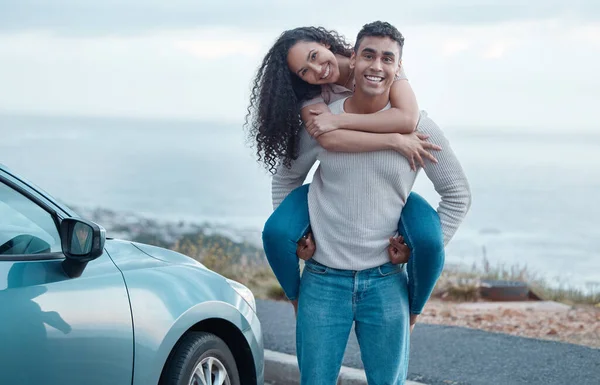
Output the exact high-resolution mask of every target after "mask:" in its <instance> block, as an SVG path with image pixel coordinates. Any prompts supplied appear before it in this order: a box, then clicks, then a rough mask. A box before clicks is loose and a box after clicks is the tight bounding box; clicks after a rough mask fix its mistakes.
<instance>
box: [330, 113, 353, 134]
mask: <svg viewBox="0 0 600 385" xmlns="http://www.w3.org/2000/svg"><path fill="white" fill-rule="evenodd" d="M334 116H335V119H334V120H333V122H334V125H335V128H336V129H337V130H339V129H346V130H351V129H352V128H351V126H352V123H351V120H350V119H349V118H350V114H348V113H347V112H342V113H341V114H337V115H334Z"/></svg>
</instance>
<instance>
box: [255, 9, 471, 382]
mask: <svg viewBox="0 0 600 385" xmlns="http://www.w3.org/2000/svg"><path fill="white" fill-rule="evenodd" d="M403 45H404V38H403V36H402V35H401V34H400V32H399V31H398V30H397V29H396V28H394V27H393V26H392V25H390V24H388V23H384V22H379V21H378V22H373V23H370V24H367V25H365V26H364V27H363V28H362V29H361V31H360V32H359V34H358V36H357V38H356V43H355V46H354V48H353V49H352V48H351V47H350V46H349V45H348V44H346V43H345V41H344V40H343V39H342V38H340V37H339V35H337V34H336V33H334V32H330V31H327V30H324V29H321V28H311V27H309V28H297V29H294V30H290V31H286V32H284V33H283V34H282V35H281V36H280V38H279V39H278V40H277V42H276V43H275V45H274V46H273V47H272V48H271V50H270V51H269V52H268V54H267V56H266V57H265V59H264V60H263V63H262V65H261V67H260V68H259V71H258V75H257V78H256V80H255V83H254V88H253V91H252V96H251V106H250V109H249V111H250V113H251V122H250V135H251V136H252V138H253V140H254V141H255V142H256V146H257V155H258V157H259V160H262V161H263V162H264V163H265V165H266V166H267V168H268V169H269V170H270V171H271V172H274V176H273V182H272V195H273V206H274V208H275V211H274V213H273V214H272V215H271V217H270V218H269V220H268V221H267V223H266V224H265V228H264V231H263V243H264V248H265V253H266V255H267V258H268V260H269V263H270V264H271V267H272V269H273V271H274V272H275V275H276V276H277V278H278V280H279V282H280V283H281V285H282V287H283V288H284V291H285V293H286V295H287V297H288V298H289V299H290V300H291V301H292V302H293V303H294V304H297V305H295V306H297V327H296V340H297V354H298V363H299V367H300V373H301V383H302V384H306V385H320V384H323V385H333V384H335V383H336V380H337V376H338V373H339V370H340V366H341V363H342V358H343V354H344V350H345V348H346V343H347V340H348V337H349V334H350V330H351V328H352V325H354V326H355V330H356V335H357V339H358V342H359V345H360V349H361V357H362V360H363V364H364V367H365V371H366V374H367V379H368V382H369V384H371V385H379V384H394V385H396V384H403V383H404V381H405V378H406V375H407V368H408V352H409V335H410V331H409V330H410V327H411V325H414V322H415V321H416V318H417V316H418V314H420V312H421V311H422V309H423V306H424V304H425V302H426V301H427V300H428V298H429V296H430V295H431V291H432V290H433V286H434V285H435V282H436V281H437V279H438V277H439V275H440V273H441V270H442V268H443V262H444V250H443V249H444V245H445V244H447V242H448V241H449V240H450V239H451V238H452V236H453V235H454V233H455V232H456V230H457V228H458V226H459V224H460V222H461V221H462V219H463V218H464V216H465V215H466V213H467V211H468V208H469V206H470V191H469V186H468V182H467V179H466V177H465V175H464V172H463V170H462V168H461V166H460V163H459V162H458V160H457V159H456V157H455V155H454V153H453V152H452V150H451V148H450V146H449V144H448V142H447V140H446V139H445V137H444V135H443V133H442V131H441V130H440V129H439V128H438V127H437V125H436V124H435V123H434V122H433V121H432V120H431V119H430V118H429V117H428V116H427V114H426V113H425V112H420V113H419V112H418V108H417V105H416V100H415V96H414V94H413V93H412V89H411V88H410V86H409V85H408V82H407V80H406V76H405V75H404V73H403V71H402V67H401V55H402V49H403ZM352 89H353V90H354V92H352V91H351V90H352ZM300 117H301V118H302V120H300ZM425 139H428V140H429V141H425ZM427 150H436V151H437V152H436V157H434V156H432V155H431V154H430V153H429V152H428V151H427ZM317 160H318V161H319V162H320V164H319V167H318V169H317V170H316V172H315V174H314V177H313V181H312V183H311V184H310V185H304V186H302V183H303V182H304V180H305V178H306V176H307V175H308V173H309V171H310V169H311V168H312V167H313V165H314V164H315V163H316V161H317ZM419 168H423V169H424V170H425V172H426V174H427V176H428V177H429V179H430V180H431V181H432V182H433V184H434V187H435V189H436V191H438V193H439V194H440V195H441V203H440V205H439V207H438V210H437V211H436V210H434V209H433V208H432V207H431V206H429V204H428V203H427V202H426V201H425V200H424V199H423V198H421V197H419V196H418V195H416V194H415V193H411V192H410V190H411V189H412V186H413V184H414V181H415V179H416V176H417V172H416V171H418V169H419ZM309 218H310V221H309ZM397 234H400V236H398V235H397ZM404 242H406V244H405V243H404ZM297 243H299V244H298V245H297ZM313 252H314V255H312V254H313ZM408 253H410V258H408ZM297 255H298V256H300V257H302V258H303V259H306V262H305V267H304V271H303V273H302V276H301V278H300V272H299V264H298V257H297ZM311 256H312V258H311Z"/></svg>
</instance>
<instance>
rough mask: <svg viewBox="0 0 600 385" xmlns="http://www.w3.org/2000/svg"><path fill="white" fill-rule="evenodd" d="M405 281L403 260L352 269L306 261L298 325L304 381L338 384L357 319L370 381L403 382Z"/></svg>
mask: <svg viewBox="0 0 600 385" xmlns="http://www.w3.org/2000/svg"><path fill="white" fill-rule="evenodd" d="M407 280H408V279H407V275H406V269H405V268H404V265H392V264H391V263H387V264H385V265H382V266H379V267H375V268H372V269H367V270H362V271H351V270H338V269H332V268H329V267H326V266H323V265H322V264H319V263H318V262H316V261H313V260H309V261H307V262H306V264H305V267H304V272H303V274H302V279H301V283H300V297H299V305H298V319H297V325H296V348H297V354H298V365H299V367H300V373H301V384H302V385H335V384H336V381H337V377H338V373H339V371H340V367H341V365H342V359H343V357H344V351H345V350H346V344H347V342H348V337H349V335H350V330H351V328H352V324H353V323H355V330H356V337H357V339H358V343H359V345H360V352H361V357H362V361H363V364H364V367H365V372H366V374H367V380H368V382H369V385H401V384H404V382H405V379H406V375H407V369H408V353H409V335H410V333H409V304H408V286H407Z"/></svg>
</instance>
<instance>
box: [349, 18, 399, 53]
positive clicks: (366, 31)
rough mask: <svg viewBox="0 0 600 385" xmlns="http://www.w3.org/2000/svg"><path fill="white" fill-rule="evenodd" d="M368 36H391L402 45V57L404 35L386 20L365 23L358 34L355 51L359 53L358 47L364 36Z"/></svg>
mask: <svg viewBox="0 0 600 385" xmlns="http://www.w3.org/2000/svg"><path fill="white" fill-rule="evenodd" d="M368 36H376V37H389V38H390V39H392V40H393V41H395V42H396V43H398V46H399V47H400V57H402V47H404V36H402V34H401V33H400V31H398V30H397V29H396V27H394V26H393V25H391V24H390V23H388V22H385V21H374V22H372V23H369V24H365V25H363V27H362V29H361V30H360V32H358V35H357V36H356V44H355V45H354V52H355V53H358V48H359V47H360V43H361V41H362V39H363V38H365V37H368Z"/></svg>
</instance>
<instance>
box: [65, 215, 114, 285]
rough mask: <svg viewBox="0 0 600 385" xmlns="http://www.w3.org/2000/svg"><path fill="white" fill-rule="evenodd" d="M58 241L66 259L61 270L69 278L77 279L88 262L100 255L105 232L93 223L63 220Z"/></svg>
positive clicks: (75, 219)
mask: <svg viewBox="0 0 600 385" xmlns="http://www.w3.org/2000/svg"><path fill="white" fill-rule="evenodd" d="M60 241H61V246H62V251H63V254H64V255H65V257H66V258H65V260H64V261H63V262H62V267H63V270H64V271H65V273H66V274H67V276H69V277H70V278H77V277H79V276H81V274H82V273H83V270H84V269H85V266H86V265H87V263H88V262H89V261H91V260H94V259H96V258H98V257H99V256H101V255H102V253H103V251H104V243H105V242H106V230H104V228H103V227H102V226H99V225H97V224H95V223H94V222H90V221H86V220H83V219H79V218H65V219H63V220H62V222H61V224H60Z"/></svg>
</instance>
